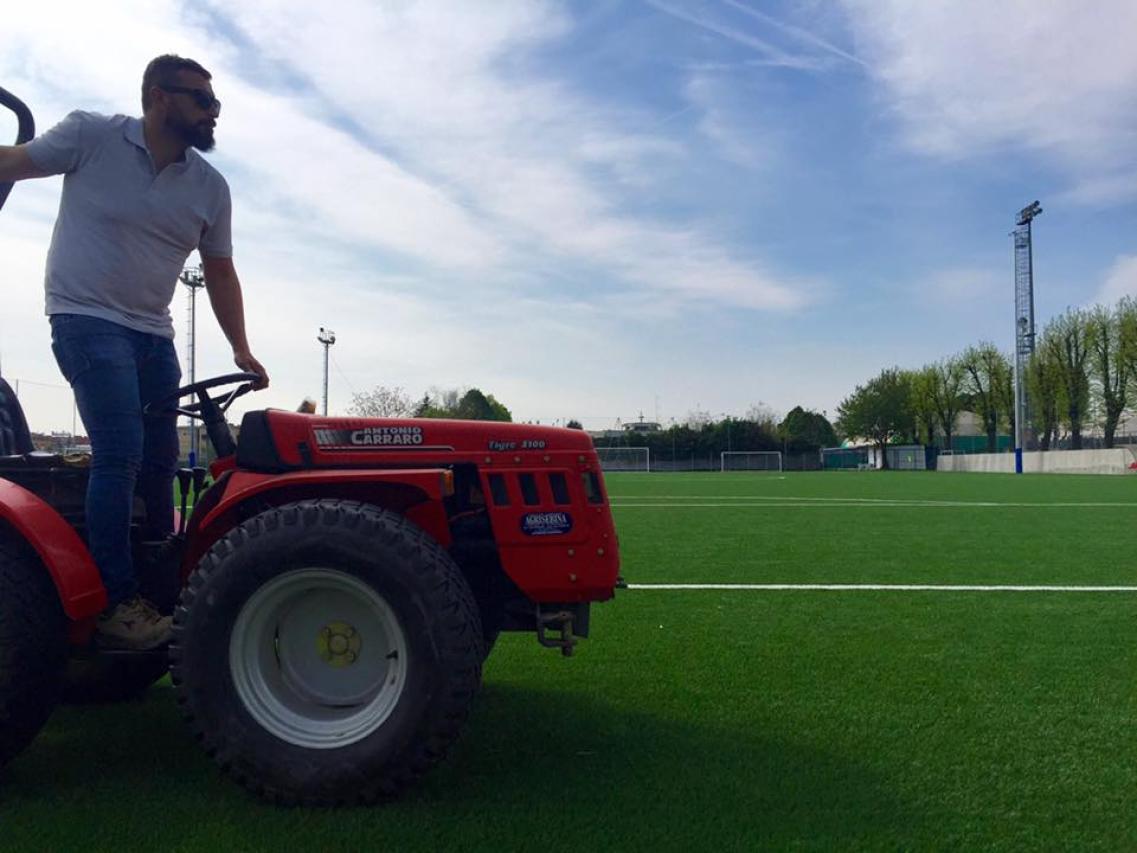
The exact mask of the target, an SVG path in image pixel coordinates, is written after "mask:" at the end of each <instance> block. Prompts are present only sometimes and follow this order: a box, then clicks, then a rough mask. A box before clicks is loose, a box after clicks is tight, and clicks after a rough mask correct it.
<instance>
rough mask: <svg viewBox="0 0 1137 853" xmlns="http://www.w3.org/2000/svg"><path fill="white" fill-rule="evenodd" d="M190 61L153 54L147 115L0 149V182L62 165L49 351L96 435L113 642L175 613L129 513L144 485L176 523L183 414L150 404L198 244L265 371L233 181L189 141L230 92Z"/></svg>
mask: <svg viewBox="0 0 1137 853" xmlns="http://www.w3.org/2000/svg"><path fill="white" fill-rule="evenodd" d="M210 79H211V75H210V73H209V72H208V71H206V70H205V69H204V68H203V67H202V66H201V65H199V64H198V63H196V62H194V61H193V60H191V59H184V58H182V57H179V56H173V55H166V56H159V57H158V58H157V59H154V60H153V61H152V62H150V64H149V65H147V67H146V71H145V73H144V74H143V77H142V111H143V115H142V118H141V119H138V118H131V117H127V116H122V115H116V116H111V117H107V116H102V115H97V114H95V113H88V112H80V111H75V112H72V113H71V114H69V115H68V116H67V117H66V118H64V119H63V121H61V122H60V123H59V124H58V125H56V126H55V127H53V128H52V129H51V130H49V131H48V132H47V133H45V134H43V135H42V136H39V137H37V138H36V139H33V140H32V141H31V142H29V143H27V144H26V145H17V146H0V182H3V181H17V180H23V179H25V178H38V177H46V176H48V175H58V174H62V175H64V179H63V194H62V198H61V200H60V205H59V216H58V218H57V220H56V223H55V231H54V233H53V235H52V241H51V249H50V251H49V253H48V257H47V273H46V290H47V311H46V313H47V314H48V316H49V317H50V321H51V338H52V351H53V352H54V353H55V358H56V361H57V362H58V364H59V368H60V370H61V371H62V372H63V375H64V376H65V377H66V379H67V381H68V382H69V383H70V384H71V387H72V389H73V390H74V393H75V400H76V403H77V405H78V408H79V413H80V415H82V418H83V424H84V426H85V427H86V429H87V433H88V435H89V436H90V439H91V448H92V460H91V473H90V480H89V483H88V488H87V500H86V517H87V538H88V543H89V546H90V550H91V556H92V557H93V558H94V560H95V564H96V565H97V566H98V569H99V573H100V575H101V576H102V579H103V584H104V586H105V587H106V590H107V598H108V604H109V606H108V608H107V610H106V612H104V613H103V615H102V616H101V617H100V618H99V620H98V632H99V635H100V637H101V638H102V640H103V641H104V642H107V643H110V644H114V645H119V646H124V647H130V648H153V647H155V646H158V645H160V644H162V643H163V642H165V641H166V640H167V639H168V638H169V634H170V617H169V616H163V615H161V614H160V613H159V612H158V611H157V610H156V608H155V607H154V605H153V604H151V603H150V602H149V601H147V600H146V599H144V598H143V597H141V596H140V595H139V593H138V588H139V587H138V576H137V574H136V572H135V568H134V565H133V561H132V556H131V544H130V523H131V509H132V504H133V496H134V493H135V487H136V485H137V491H138V493H139V494H140V496H141V497H142V499H143V501H144V503H145V505H146V529H145V538H147V539H161V538H164V537H165V536H167V535H168V534H169V533H171V532H172V531H173V525H174V504H173V500H174V498H173V479H174V472H175V469H176V467H177V459H178V436H177V423H176V416H175V415H173V414H169V415H165V416H161V417H153V416H147V417H145V418H144V417H143V415H142V410H143V408H144V407H145V406H146V405H147V404H149V403H151V402H155V401H159V400H162V399H163V398H166V397H169V396H170V395H171V394H172V392H173V391H174V390H175V389H177V387H178V383H179V381H180V379H181V369H180V367H179V365H178V358H177V354H176V352H175V350H174V345H173V338H174V328H173V322H172V319H171V317H170V303H171V302H172V300H173V297H174V292H175V290H176V289H177V282H178V276H179V274H180V273H181V271H182V269H183V267H184V266H185V262H186V259H187V258H188V257H189V254H190V252H192V251H193V250H194V249H197V250H198V251H199V252H200V255H201V261H202V270H203V272H204V274H205V285H206V289H207V291H208V293H209V300H210V304H211V305H212V307H213V313H214V314H215V315H216V317H217V321H218V323H219V324H220V326H221V329H222V331H223V332H224V333H225V336H226V337H227V338H228V339H229V343H230V344H231V345H232V347H233V360H234V361H235V362H236V364H237V366H238V367H240V368H241V369H242V370H247V371H250V372H252V373H256V374H258V375H259V376H260V381H259V382H257V383H256V386H257V387H258V388H264V387H266V386H267V385H268V374H267V373H266V372H265V369H264V368H263V367H262V366H261V364H260V362H259V361H257V360H256V358H254V357H253V354H252V353H251V352H250V350H249V343H248V340H247V339H246V337H245V317H244V307H243V302H242V299H241V285H240V281H239V280H238V278H237V272H236V269H235V267H234V265H233V257H232V255H233V252H232V242H231V235H230V218H231V206H230V199H229V187H228V185H227V184H226V182H225V179H224V178H222V177H221V174H220V173H219V172H218V171H217V170H216V169H214V168H213V167H212V166H211V165H209V163H207V162H206V161H205V160H204V159H203V158H202V157H201V156H199V155H198V154H197V152H196V151H194V150H193V149H197V150H198V151H209V150H210V149H212V148H213V144H214V140H213V128H214V126H215V125H216V123H217V118H218V116H219V115H220V112H221V102H220V101H218V100H217V98H215V97H214V95H213V88H212V86H211V84H210Z"/></svg>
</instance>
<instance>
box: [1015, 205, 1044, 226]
mask: <svg viewBox="0 0 1137 853" xmlns="http://www.w3.org/2000/svg"><path fill="white" fill-rule="evenodd" d="M1040 213H1042V206H1041V205H1040V204H1039V203H1038V201H1037V200H1036V201H1032V202H1031V203H1030V204H1028V205H1027V206H1026V207H1024V208H1023V209H1022V210H1020V211H1019V218H1018V222H1017V223H1016V224H1018V225H1026V224H1027V223H1029V222H1030V221H1031V220H1032V219H1034V217H1036V216H1038V215H1039V214H1040Z"/></svg>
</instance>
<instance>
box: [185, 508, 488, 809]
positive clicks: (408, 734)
mask: <svg viewBox="0 0 1137 853" xmlns="http://www.w3.org/2000/svg"><path fill="white" fill-rule="evenodd" d="M312 567H320V568H326V569H334V570H337V571H339V572H344V573H347V574H350V575H352V576H354V577H355V578H357V579H360V580H363V581H364V582H366V583H367V584H368V585H369V586H370V587H371V588H372V589H373V590H374V591H376V592H377V593H378V594H379V595H380V596H382V597H383V599H384V601H386V603H387V604H388V605H389V606H390V607H391V609H392V610H393V611H394V613H395V614H396V617H397V618H398V619H399V621H400V626H401V628H402V631H403V634H404V636H405V637H406V640H407V643H408V646H409V658H408V659H409V660H411V661H414V662H415V665H413V666H411V667H410V669H409V670H408V672H407V681H406V685H405V687H404V689H403V691H402V693H401V694H400V695H399V698H398V701H397V703H396V705H395V707H394V709H393V710H392V711H391V713H390V716H389V717H388V718H387V719H386V720H385V721H384V722H383V723H382V724H381V725H379V727H378V728H377V729H376V730H375V731H373V732H371V733H370V734H368V735H367V736H366V737H364V738H363V739H362V740H359V741H357V742H355V743H352V744H350V745H348V746H343V747H336V748H331V749H317V748H305V747H302V746H297V745H295V744H292V743H288V742H286V741H284V740H282V739H281V738H278V737H276V736H275V735H274V734H272V733H271V732H269V731H267V730H266V729H265V728H264V727H263V726H262V725H261V724H259V723H258V722H257V721H256V720H255V719H254V718H253V716H252V715H250V713H249V711H248V710H247V709H246V707H245V705H244V702H243V700H242V699H241V697H240V695H239V694H238V693H237V689H236V687H235V685H234V681H233V676H232V673H231V671H230V664H229V651H230V641H231V637H232V631H233V627H234V624H235V622H236V621H237V618H238V615H239V614H240V612H241V608H242V607H243V605H244V603H245V602H246V601H248V600H249V598H250V596H252V595H253V594H254V593H255V592H256V591H257V590H258V589H260V588H261V587H262V586H263V585H264V584H265V583H267V582H269V581H272V580H273V579H274V578H276V577H278V576H280V575H281V574H283V573H285V572H288V571H291V570H294V569H302V568H312ZM481 652H482V643H481V625H480V623H479V618H478V611H477V605H476V603H475V602H474V598H473V595H472V593H471V592H470V588H469V586H468V585H467V583H466V581H465V578H464V577H463V576H462V574H461V572H460V571H459V569H458V567H457V566H456V565H455V564H454V562H453V561H452V560H451V559H450V557H449V556H448V555H447V554H446V552H445V551H444V550H443V549H442V548H441V547H440V546H439V544H438V543H437V542H435V541H434V540H433V539H431V538H430V537H429V536H428V535H427V534H426V533H425V532H423V531H422V530H421V529H420V528H418V527H416V526H415V525H413V524H411V523H410V522H408V521H407V520H406V519H404V518H402V517H401V516H399V515H396V514H394V513H391V512H388V511H385V510H382V509H379V508H378V507H375V506H371V505H368V504H361V503H357V502H353V501H340V500H308V501H301V502H298V503H293V504H288V505H286V506H282V507H278V508H273V509H269V510H266V511H264V512H262V513H261V514H259V515H257V516H255V517H253V518H251V519H249V520H247V521H245V522H244V523H242V524H241V525H239V526H238V527H236V528H234V529H233V530H232V531H230V532H229V533H228V534H227V535H226V536H224V537H223V538H222V539H220V540H219V541H218V542H217V543H215V544H214V546H213V547H212V548H211V549H210V550H209V552H208V553H207V554H206V556H205V557H203V558H202V560H201V562H200V563H199V564H198V567H197V569H196V570H195V571H194V573H193V575H192V576H191V577H190V580H189V583H188V585H187V587H186V589H185V590H184V591H183V593H182V597H181V600H180V602H179V604H178V607H177V608H176V610H175V612H174V639H173V643H172V645H171V648H170V660H171V669H170V672H171V675H172V677H173V682H174V686H175V688H176V690H177V696H178V702H179V704H180V705H181V708H182V711H183V714H184V716H185V717H186V719H187V721H188V723H189V725H190V727H191V729H192V731H193V733H194V735H195V736H196V737H197V739H198V740H199V741H201V743H202V744H203V746H204V747H205V750H206V752H207V753H208V754H209V755H210V756H211V757H212V758H213V759H214V761H215V762H216V763H217V764H218V765H219V766H220V767H221V768H222V770H223V771H224V772H226V773H227V774H228V775H229V776H231V777H232V778H233V779H234V780H235V781H237V782H238V783H239V784H241V785H243V786H244V787H245V788H247V789H249V790H250V791H252V792H253V793H255V794H257V795H258V796H260V797H262V798H264V799H267V800H270V801H272V802H276V803H281V804H288V805H293V804H296V805H319V806H328V805H352V804H368V803H373V802H376V801H378V800H383V799H389V798H392V797H394V796H395V795H397V794H398V793H399V792H400V791H402V790H403V789H404V788H406V787H407V786H408V785H410V784H412V783H413V782H414V781H416V780H417V779H418V778H419V777H420V776H421V775H422V774H423V773H425V772H426V771H427V770H428V769H429V768H430V767H431V766H432V765H433V764H435V763H436V762H437V761H439V760H440V759H441V758H442V757H443V756H444V755H445V753H446V752H447V750H448V748H449V747H450V745H451V744H452V743H453V742H454V741H455V739H456V738H457V737H458V734H459V732H460V730H461V728H462V725H463V723H464V722H465V720H466V718H467V716H468V714H469V710H470V705H471V702H472V700H473V697H474V695H475V693H476V692H477V689H478V687H479V685H480V683H481V659H482V653H481Z"/></svg>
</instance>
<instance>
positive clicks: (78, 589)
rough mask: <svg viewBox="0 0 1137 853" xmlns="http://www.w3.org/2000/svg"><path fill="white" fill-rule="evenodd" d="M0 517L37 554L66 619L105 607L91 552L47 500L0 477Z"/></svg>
mask: <svg viewBox="0 0 1137 853" xmlns="http://www.w3.org/2000/svg"><path fill="white" fill-rule="evenodd" d="M0 518H2V519H4V521H6V522H8V524H10V525H11V526H12V528H13V529H14V530H15V531H16V533H18V534H19V535H20V536H22V537H23V538H24V539H25V540H26V541H27V543H28V544H29V545H31V546H32V548H33V549H34V550H35V552H36V554H38V555H39V558H40V561H41V562H42V563H43V564H44V566H46V567H47V571H48V573H49V574H50V575H51V579H52V581H54V582H55V588H56V590H57V591H58V592H59V601H60V603H61V604H62V605H63V612H64V613H66V614H67V616H68V617H69V618H70V619H72V620H75V621H78V620H80V619H86V618H88V617H90V616H94V615H95V614H97V613H100V612H102V611H103V610H105V609H106V606H107V591H106V589H105V588H104V587H103V580H102V578H101V577H99V570H98V569H97V568H96V567H95V561H94V560H93V559H91V553H90V552H89V551H88V550H87V546H86V545H85V544H84V543H83V540H82V539H80V538H79V534H78V533H76V532H75V528H74V527H72V526H71V525H70V524H68V523H67V522H66V521H65V520H64V519H63V517H62V516H61V515H60V514H59V513H57V512H56V511H55V510H54V509H52V507H51V506H50V505H49V504H48V503H47V502H45V501H44V500H43V499H42V498H40V497H39V496H38V495H36V494H34V493H32V492H30V491H28V490H27V489H25V488H24V487H23V486H18V485H16V484H15V483H12V482H10V481H8V480H0Z"/></svg>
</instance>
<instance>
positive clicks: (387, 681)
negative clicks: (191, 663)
mask: <svg viewBox="0 0 1137 853" xmlns="http://www.w3.org/2000/svg"><path fill="white" fill-rule="evenodd" d="M407 664H408V660H407V641H406V636H405V635H404V633H403V629H402V626H401V625H400V624H399V620H398V618H397V617H396V616H395V613H394V611H393V610H392V609H391V607H390V605H388V604H387V602H386V601H385V600H384V599H383V597H382V596H381V595H379V593H377V592H376V591H375V590H374V589H373V588H372V587H371V586H369V585H368V584H366V583H365V582H363V581H361V580H360V579H358V578H356V577H354V576H353V575H349V574H347V573H346V572H341V571H338V570H336V569H325V568H308V569H296V570H293V571H289V572H285V573H284V574H282V575H280V576H278V577H276V578H273V579H272V580H271V581H269V582H268V583H266V584H265V585H264V586H262V587H261V588H260V589H258V590H257V591H256V592H255V593H253V595H252V596H250V598H249V600H248V601H246V602H245V605H244V606H243V607H242V608H241V612H240V613H239V614H238V615H237V621H236V622H235V623H234V625H233V633H232V635H231V636H230V639H229V669H230V672H231V673H232V676H233V684H234V686H235V687H236V689H237V695H238V696H239V697H240V698H241V702H242V703H243V704H244V706H245V709H246V710H247V711H248V712H249V714H250V715H251V716H252V717H253V719H254V720H256V722H257V723H258V724H259V725H260V726H262V727H263V728H264V729H265V730H266V731H268V732H270V733H271V734H273V735H275V736H276V737H278V738H280V739H281V740H284V741H287V742H288V743H291V744H294V745H296V746H302V747H307V748H309V749H334V748H336V747H341V746H347V745H349V744H353V743H356V742H357V741H360V740H362V739H363V738H365V737H367V736H368V735H370V734H371V733H373V732H374V731H375V730H377V729H378V728H379V727H380V726H382V725H383V723H384V722H386V720H387V718H388V717H389V716H390V715H391V712H392V711H393V710H394V708H395V706H396V705H397V704H398V701H399V697H400V696H401V695H402V692H403V688H404V687H405V685H406V675H407Z"/></svg>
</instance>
